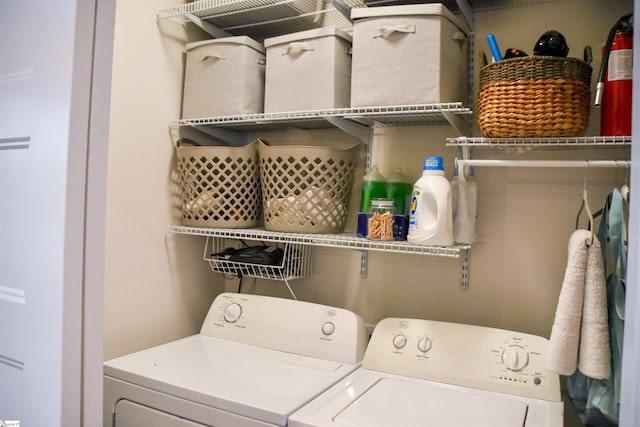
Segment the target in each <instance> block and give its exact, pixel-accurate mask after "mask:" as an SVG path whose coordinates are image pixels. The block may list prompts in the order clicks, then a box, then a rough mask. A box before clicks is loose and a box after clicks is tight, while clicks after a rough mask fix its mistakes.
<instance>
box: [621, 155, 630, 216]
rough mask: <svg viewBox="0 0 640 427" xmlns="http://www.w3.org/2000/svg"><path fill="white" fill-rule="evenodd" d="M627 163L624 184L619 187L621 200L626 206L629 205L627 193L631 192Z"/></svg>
mask: <svg viewBox="0 0 640 427" xmlns="http://www.w3.org/2000/svg"><path fill="white" fill-rule="evenodd" d="M629 173H630V171H629V162H627V174H626V175H625V177H624V184H623V185H622V187H620V192H621V193H622V199H623V200H624V201H625V202H626V204H627V205H628V203H629V195H630V194H629V193H630V192H631V189H630V188H629V185H628V183H629Z"/></svg>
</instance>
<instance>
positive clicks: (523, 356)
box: [502, 345, 529, 371]
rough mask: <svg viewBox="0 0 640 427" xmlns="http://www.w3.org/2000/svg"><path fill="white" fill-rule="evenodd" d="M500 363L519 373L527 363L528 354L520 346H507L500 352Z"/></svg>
mask: <svg viewBox="0 0 640 427" xmlns="http://www.w3.org/2000/svg"><path fill="white" fill-rule="evenodd" d="M502 363H504V365H505V366H506V367H507V368H508V369H509V370H511V371H521V370H522V369H524V367H525V366H527V364H528V363H529V353H527V352H526V351H525V350H524V349H523V348H522V347H520V346H517V345H512V346H509V347H507V348H505V349H504V351H503V352H502Z"/></svg>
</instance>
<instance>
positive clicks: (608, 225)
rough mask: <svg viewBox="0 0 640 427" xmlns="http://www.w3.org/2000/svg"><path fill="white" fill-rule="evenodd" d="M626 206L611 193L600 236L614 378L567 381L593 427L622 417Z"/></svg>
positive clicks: (614, 422)
mask: <svg viewBox="0 0 640 427" xmlns="http://www.w3.org/2000/svg"><path fill="white" fill-rule="evenodd" d="M624 203H625V201H624V199H623V196H622V193H621V192H620V191H619V190H618V189H614V190H613V191H612V192H611V193H609V195H608V197H607V202H606V203H605V206H604V207H603V209H602V217H601V220H600V226H599V227H598V233H597V236H598V240H599V241H600V245H601V247H602V259H603V260H604V263H605V274H606V277H607V309H608V317H609V335H610V340H611V376H610V377H609V378H607V379H604V380H596V379H593V378H590V377H587V376H585V375H584V374H583V373H582V372H580V370H576V372H575V373H574V374H573V375H571V376H569V377H568V379H567V394H568V396H569V399H570V400H571V403H572V405H573V407H574V409H575V410H576V412H577V413H578V416H579V417H580V419H581V420H582V422H584V423H585V425H589V426H594V427H608V426H617V425H618V417H619V414H620V374H621V371H622V337H623V334H624V306H625V292H626V283H625V278H626V272H627V249H626V244H625V227H626V220H625V209H624Z"/></svg>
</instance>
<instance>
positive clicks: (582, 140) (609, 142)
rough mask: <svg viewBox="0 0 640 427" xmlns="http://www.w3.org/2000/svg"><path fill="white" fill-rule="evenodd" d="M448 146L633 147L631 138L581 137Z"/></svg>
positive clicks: (463, 140) (462, 141)
mask: <svg viewBox="0 0 640 427" xmlns="http://www.w3.org/2000/svg"><path fill="white" fill-rule="evenodd" d="M447 145H448V146H463V147H473V148H476V147H478V148H513V147H516V148H517V147H532V148H533V147H541V148H554V147H556V148H563V147H581V146H584V147H612V148H615V147H617V148H620V147H624V146H629V145H631V136H581V137H551V138H482V137H473V138H471V137H458V138H447Z"/></svg>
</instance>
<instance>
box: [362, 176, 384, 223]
mask: <svg viewBox="0 0 640 427" xmlns="http://www.w3.org/2000/svg"><path fill="white" fill-rule="evenodd" d="M385 197H387V180H386V179H385V177H384V176H383V175H382V174H381V173H380V171H379V170H378V166H376V165H373V166H372V167H371V170H369V172H367V174H366V175H365V176H363V177H362V190H361V192H360V212H367V211H368V210H369V205H370V204H371V199H384V198H385Z"/></svg>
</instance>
